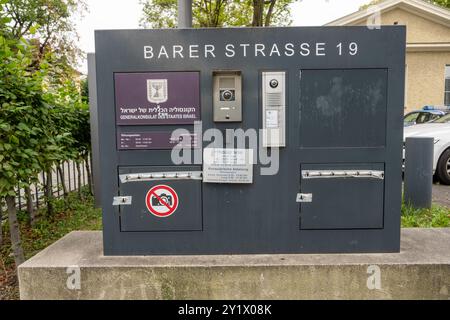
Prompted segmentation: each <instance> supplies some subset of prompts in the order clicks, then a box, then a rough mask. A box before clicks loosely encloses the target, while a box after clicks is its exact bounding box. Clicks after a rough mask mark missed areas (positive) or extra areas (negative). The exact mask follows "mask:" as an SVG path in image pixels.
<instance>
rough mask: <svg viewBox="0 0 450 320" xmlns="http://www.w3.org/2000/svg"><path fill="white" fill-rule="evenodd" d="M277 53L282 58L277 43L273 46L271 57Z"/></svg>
mask: <svg viewBox="0 0 450 320" xmlns="http://www.w3.org/2000/svg"><path fill="white" fill-rule="evenodd" d="M275 52H276V53H277V55H278V56H281V55H280V50H278V46H277V44H276V43H274V44H273V46H272V50H270V54H269V56H272V54H273V53H275Z"/></svg>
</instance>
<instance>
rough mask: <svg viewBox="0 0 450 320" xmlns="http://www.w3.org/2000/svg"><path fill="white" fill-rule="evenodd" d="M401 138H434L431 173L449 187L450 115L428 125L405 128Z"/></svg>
mask: <svg viewBox="0 0 450 320" xmlns="http://www.w3.org/2000/svg"><path fill="white" fill-rule="evenodd" d="M403 136H404V138H403V139H406V138H409V137H431V138H434V161H433V173H434V175H435V177H436V178H437V179H438V180H439V181H440V182H441V183H442V184H446V185H450V114H447V115H446V116H443V117H442V118H439V119H437V120H434V121H432V122H429V123H424V124H417V125H413V126H410V127H406V128H405V129H404V134H403Z"/></svg>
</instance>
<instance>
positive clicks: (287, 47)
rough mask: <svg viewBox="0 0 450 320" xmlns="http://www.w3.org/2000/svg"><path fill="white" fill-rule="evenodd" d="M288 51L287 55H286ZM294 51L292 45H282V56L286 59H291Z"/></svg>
mask: <svg viewBox="0 0 450 320" xmlns="http://www.w3.org/2000/svg"><path fill="white" fill-rule="evenodd" d="M288 51H289V53H288ZM294 53H295V51H294V44H292V43H286V44H285V45H284V54H285V55H286V56H288V57H292V56H293V55H294Z"/></svg>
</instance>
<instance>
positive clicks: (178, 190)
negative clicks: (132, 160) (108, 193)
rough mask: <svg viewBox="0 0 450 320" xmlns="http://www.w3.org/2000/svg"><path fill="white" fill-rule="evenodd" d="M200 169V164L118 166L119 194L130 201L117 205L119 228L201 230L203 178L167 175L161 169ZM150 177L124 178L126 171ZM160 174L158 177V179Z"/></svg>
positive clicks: (168, 171)
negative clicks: (172, 177)
mask: <svg viewBox="0 0 450 320" xmlns="http://www.w3.org/2000/svg"><path fill="white" fill-rule="evenodd" d="M165 172H167V173H170V174H173V173H176V172H180V174H181V173H186V172H192V173H194V172H201V167H198V166H195V167H188V166H144V167H120V168H119V177H122V179H120V178H119V190H120V194H119V196H122V197H125V196H128V197H131V198H132V201H131V203H130V204H127V205H119V207H120V222H121V224H120V228H121V231H122V232H134V231H147V232H148V231H201V230H202V182H201V180H198V179H184V178H183V179H168V178H167V176H168V175H164V173H165ZM152 173H157V174H154V175H153V176H154V177H153V178H152V179H142V181H140V180H139V179H134V180H133V181H132V182H129V181H127V180H126V179H124V178H123V177H124V176H127V175H129V176H130V177H135V176H138V175H141V176H143V177H147V176H150V175H151V174H152ZM158 176H161V179H159V180H158V179H157V177H158Z"/></svg>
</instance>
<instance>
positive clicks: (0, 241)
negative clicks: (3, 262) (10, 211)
mask: <svg viewBox="0 0 450 320" xmlns="http://www.w3.org/2000/svg"><path fill="white" fill-rule="evenodd" d="M2 245H3V208H2V202H1V201H0V248H1V247H2Z"/></svg>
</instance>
